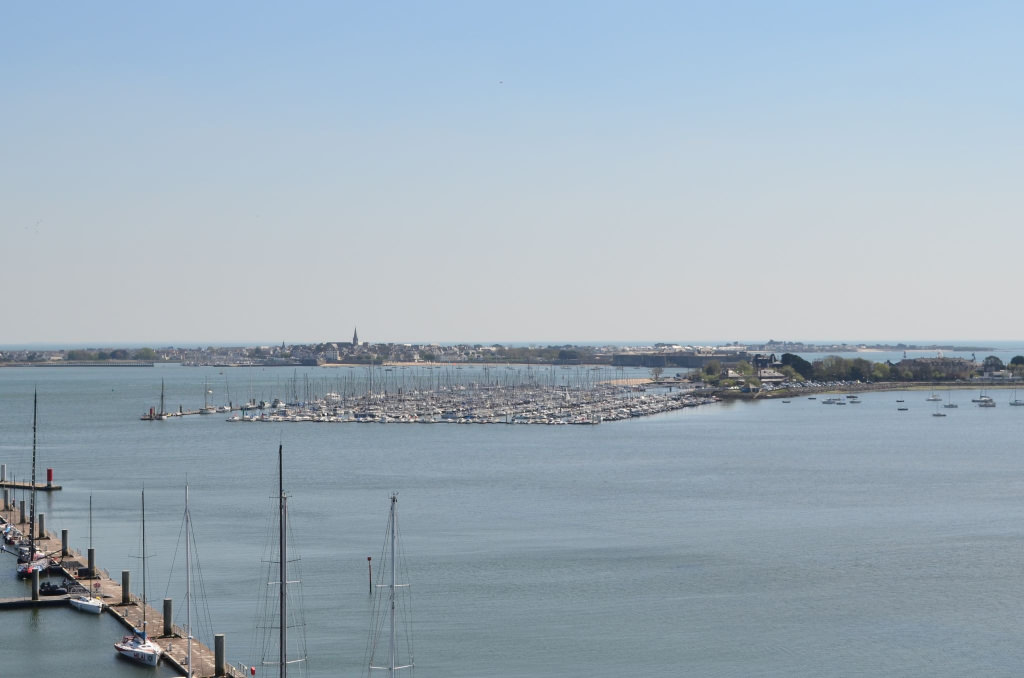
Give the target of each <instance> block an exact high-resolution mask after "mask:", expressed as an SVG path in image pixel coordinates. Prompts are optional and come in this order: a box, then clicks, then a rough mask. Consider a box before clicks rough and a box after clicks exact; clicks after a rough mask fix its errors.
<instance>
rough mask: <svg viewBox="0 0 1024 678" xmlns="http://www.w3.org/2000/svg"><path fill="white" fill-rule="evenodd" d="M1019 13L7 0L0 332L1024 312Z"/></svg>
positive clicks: (646, 337)
mask: <svg viewBox="0 0 1024 678" xmlns="http://www.w3.org/2000/svg"><path fill="white" fill-rule="evenodd" d="M1022 28H1024V5H1022V4H1020V3H1012V2H1006V3H993V2H980V3H963V2H856V3H854V2H847V3H832V2H738V1H737V2H721V3H703V2H681V1H680V2H629V3H627V2H527V1H515V2H444V1H439V2H433V3H373V2H361V3H355V2H345V1H337V2H299V3H287V4H286V3H259V2H213V3H205V2H204V3H200V2H181V3H163V4H157V3H138V2H114V1H111V2H96V3H76V2H50V3H8V4H6V5H5V6H4V8H3V16H2V19H0V158H2V162H0V225H2V244H0V345H2V344H16V343H29V342H53V343H61V342H65V343H83V342H84V343H88V342H94V343H95V344H96V345H106V344H110V343H114V342H118V343H124V342H137V343H138V344H140V345H142V344H158V345H166V344H175V343H177V344H178V345H182V344H185V345H193V344H196V343H203V342H206V343H212V342H235V341H237V342H241V343H245V342H252V343H279V342H281V341H287V342H288V343H298V342H306V341H332V340H342V339H346V338H348V337H350V336H351V334H352V329H353V327H354V326H358V328H359V333H360V337H361V338H363V339H366V340H369V341H374V342H377V341H395V342H403V341H410V342H411V341H417V342H420V341H423V342H428V341H439V342H453V341H479V342H491V341H507V342H513V341H550V342H571V341H627V342H628V341H633V340H636V341H641V340H643V341H688V340H696V339H700V338H709V337H714V338H721V339H723V340H738V341H756V340H765V339H768V338H774V339H788V340H794V341H798V340H804V341H813V340H821V339H834V340H842V339H846V340H926V339H927V340H943V339H958V340H971V339H976V340H1004V341H1005V340H1015V339H1020V338H1022V337H1024V321H1022V320H1021V319H1020V314H1019V312H1018V310H1017V307H1018V303H1017V302H1018V296H1019V290H1020V286H1021V285H1020V283H1021V280H1022V277H1024V276H1022V273H1021V271H1020V268H1021V267H1020V264H1019V263H1018V259H1019V256H1020V253H1021V251H1022V250H1024V247H1022V245H1024V235H1022V228H1021V223H1020V216H1021V209H1020V203H1021V197H1020V196H1021V190H1020V180H1021V177H1022V176H1024V172H1022V171H1021V170H1022V169H1024V153H1022V152H1021V151H1022V145H1024V144H1022V141H1024V105H1022V104H1024V88H1022V87H1021V82H1024V77H1022V76H1024V53H1022V52H1024V49H1022V47H1021V44H1022V43H1021V40H1020V35H1021V32H1022Z"/></svg>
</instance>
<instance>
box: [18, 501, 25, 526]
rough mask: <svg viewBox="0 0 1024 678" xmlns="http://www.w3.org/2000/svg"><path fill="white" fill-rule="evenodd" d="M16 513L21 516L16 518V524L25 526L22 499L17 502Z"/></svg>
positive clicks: (23, 502)
mask: <svg viewBox="0 0 1024 678" xmlns="http://www.w3.org/2000/svg"><path fill="white" fill-rule="evenodd" d="M18 512H19V513H20V514H21V515H20V517H19V518H18V523H19V524H20V525H24V524H25V500H24V499H22V500H21V501H19V502H18Z"/></svg>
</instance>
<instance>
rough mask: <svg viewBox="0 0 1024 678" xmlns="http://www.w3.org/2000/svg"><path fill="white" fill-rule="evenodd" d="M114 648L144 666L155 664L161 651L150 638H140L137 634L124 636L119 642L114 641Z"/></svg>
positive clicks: (123, 655)
mask: <svg viewBox="0 0 1024 678" xmlns="http://www.w3.org/2000/svg"><path fill="white" fill-rule="evenodd" d="M114 649H115V650H117V651H118V653H120V655H121V656H122V657H125V658H127V659H131V660H132V661H133V662H138V663H139V664H144V665H146V666H156V665H157V662H159V661H160V655H161V653H162V652H163V650H161V649H160V646H159V645H157V644H156V643H154V642H153V641H152V640H149V639H148V638H147V639H146V640H142V639H141V638H139V637H138V636H125V637H124V639H123V640H122V641H121V642H120V643H114Z"/></svg>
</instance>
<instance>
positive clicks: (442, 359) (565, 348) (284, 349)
mask: <svg viewBox="0 0 1024 678" xmlns="http://www.w3.org/2000/svg"><path fill="white" fill-rule="evenodd" d="M994 350H995V349H994V348H992V347H990V346H961V345H953V344H906V343H896V344H877V343H876V344H852V343H850V344H848V343H828V344H815V343H804V342H789V341H774V340H769V341H767V342H763V343H752V344H740V343H738V342H732V343H726V344H719V345H683V344H672V343H655V344H652V345H642V346H623V345H607V346H594V345H573V344H563V345H543V346H542V345H535V346H507V345H502V344H451V345H441V344H407V343H393V342H383V343H370V342H366V341H363V342H361V341H359V339H358V336H353V339H352V341H332V342H320V343H315V344H291V345H289V344H285V343H284V342H282V343H281V344H280V345H264V346H207V347H205V348H204V347H201V346H200V347H194V348H192V347H175V346H165V347H158V348H153V347H145V346H144V347H139V348H103V347H97V348H73V349H57V348H51V349H20V350H0V367H2V366H14V365H18V366H96V367H100V366H125V367H136V366H138V367H148V366H151V365H154V364H161V363H178V364H181V365H203V366H215V367H245V366H257V365H258V366H297V365H332V364H333V365H381V364H394V363H403V364H416V363H481V364H488V363H517V364H538V365H542V364H551V365H612V366H619V367H648V368H654V367H681V368H691V369H692V368H700V367H704V366H705V365H707V364H708V363H710V362H713V361H717V362H719V363H723V364H725V363H738V362H741V361H747V362H751V361H753V360H755V359H756V356H760V355H765V354H774V355H776V356H779V355H782V354H786V353H791V354H798V355H799V354H825V355H828V354H850V353H865V354H870V353H872V352H890V353H891V352H911V351H912V352H934V353H936V354H939V355H941V354H942V353H943V352H947V353H986V352H992V351H994Z"/></svg>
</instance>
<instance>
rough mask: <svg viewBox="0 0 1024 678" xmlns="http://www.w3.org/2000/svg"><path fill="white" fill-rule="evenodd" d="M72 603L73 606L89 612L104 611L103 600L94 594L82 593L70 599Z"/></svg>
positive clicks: (97, 612)
mask: <svg viewBox="0 0 1024 678" xmlns="http://www.w3.org/2000/svg"><path fill="white" fill-rule="evenodd" d="M68 602H69V603H71V607H73V608H75V609H76V610H81V611H82V612H88V613H90V614H99V613H100V612H103V601H102V600H101V599H99V598H96V597H94V596H90V595H86V594H82V595H80V596H76V597H74V598H71V599H70V600H68Z"/></svg>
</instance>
